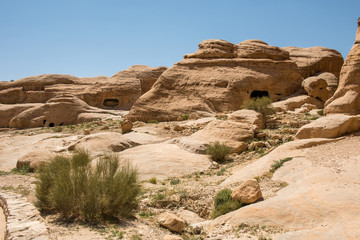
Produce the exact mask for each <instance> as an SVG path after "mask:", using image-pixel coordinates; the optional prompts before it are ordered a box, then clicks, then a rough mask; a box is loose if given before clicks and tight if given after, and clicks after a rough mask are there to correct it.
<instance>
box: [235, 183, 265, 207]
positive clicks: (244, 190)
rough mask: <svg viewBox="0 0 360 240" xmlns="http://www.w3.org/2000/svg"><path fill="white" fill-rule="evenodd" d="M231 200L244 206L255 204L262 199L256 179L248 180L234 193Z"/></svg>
mask: <svg viewBox="0 0 360 240" xmlns="http://www.w3.org/2000/svg"><path fill="white" fill-rule="evenodd" d="M231 198H232V199H233V200H237V201H240V202H241V203H244V204H250V203H254V202H256V201H257V200H259V199H261V198H262V193H261V189H260V185H259V183H258V182H257V181H256V180H255V179H250V180H247V181H246V182H244V183H243V184H241V185H240V186H239V187H237V188H235V189H234V190H233V191H232V193H231Z"/></svg>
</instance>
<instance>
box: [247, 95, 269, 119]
mask: <svg viewBox="0 0 360 240" xmlns="http://www.w3.org/2000/svg"><path fill="white" fill-rule="evenodd" d="M241 108H244V109H250V110H254V111H257V112H259V113H261V114H262V115H263V116H264V117H266V116H267V115H271V114H273V113H275V110H274V109H273V108H272V107H271V99H270V98H269V97H261V98H251V99H249V100H247V101H245V102H244V103H243V104H242V105H241Z"/></svg>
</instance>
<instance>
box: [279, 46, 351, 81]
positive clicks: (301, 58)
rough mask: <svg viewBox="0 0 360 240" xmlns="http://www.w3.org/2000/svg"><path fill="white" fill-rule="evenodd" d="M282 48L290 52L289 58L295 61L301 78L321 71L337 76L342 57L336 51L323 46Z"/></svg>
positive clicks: (342, 60) (342, 61)
mask: <svg viewBox="0 0 360 240" xmlns="http://www.w3.org/2000/svg"><path fill="white" fill-rule="evenodd" d="M282 49H283V50H285V51H288V52H289V53H290V59H291V60H293V61H294V62H295V63H296V65H297V66H298V68H299V71H300V74H301V76H302V77H303V78H308V77H310V76H314V75H316V74H318V73H321V72H329V73H332V74H334V75H335V76H336V77H337V78H339V75H340V70H341V66H342V64H343V63H344V59H343V57H342V56H341V54H340V53H339V52H338V51H336V50H334V49H329V48H325V47H310V48H299V47H284V48H282Z"/></svg>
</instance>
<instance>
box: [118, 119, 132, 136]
mask: <svg viewBox="0 0 360 240" xmlns="http://www.w3.org/2000/svg"><path fill="white" fill-rule="evenodd" d="M132 128H133V124H132V122H130V121H129V120H125V121H124V122H123V123H122V124H121V131H122V133H123V134H124V133H128V132H130V131H131V129H132Z"/></svg>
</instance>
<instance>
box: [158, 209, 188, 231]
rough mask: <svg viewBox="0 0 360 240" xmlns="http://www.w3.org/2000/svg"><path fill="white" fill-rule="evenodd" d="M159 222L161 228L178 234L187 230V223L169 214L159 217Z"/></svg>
mask: <svg viewBox="0 0 360 240" xmlns="http://www.w3.org/2000/svg"><path fill="white" fill-rule="evenodd" d="M158 222H159V224H160V225H161V226H163V227H165V228H167V229H169V230H170V231H173V232H177V233H181V232H182V231H183V230H184V228H185V221H184V220H182V219H181V218H179V217H178V216H176V215H174V214H172V213H169V212H165V213H162V214H161V215H160V216H159V217H158Z"/></svg>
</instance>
